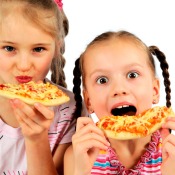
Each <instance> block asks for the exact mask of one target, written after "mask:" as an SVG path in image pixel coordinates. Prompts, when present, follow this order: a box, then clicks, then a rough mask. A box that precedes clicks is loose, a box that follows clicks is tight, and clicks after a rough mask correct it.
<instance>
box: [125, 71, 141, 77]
mask: <svg viewBox="0 0 175 175" xmlns="http://www.w3.org/2000/svg"><path fill="white" fill-rule="evenodd" d="M138 76H139V74H138V73H137V72H129V73H128V74H127V77H128V78H137V77H138Z"/></svg>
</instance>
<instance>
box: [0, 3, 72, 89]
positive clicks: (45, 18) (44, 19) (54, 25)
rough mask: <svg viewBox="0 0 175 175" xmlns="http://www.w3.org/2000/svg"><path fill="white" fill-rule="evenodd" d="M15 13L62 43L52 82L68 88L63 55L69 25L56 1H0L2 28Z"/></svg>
mask: <svg viewBox="0 0 175 175" xmlns="http://www.w3.org/2000/svg"><path fill="white" fill-rule="evenodd" d="M14 11H15V13H20V15H22V16H23V17H24V18H25V19H26V20H28V21H30V22H32V23H33V24H34V25H37V26H38V27H40V28H41V29H42V30H43V31H45V32H47V33H48V34H50V35H51V36H52V37H54V38H55V39H56V43H60V48H58V50H57V52H56V53H57V56H56V57H55V58H53V60H52V64H51V80H52V81H53V82H54V83H56V84H59V85H61V86H63V87H66V82H65V74H64V71H63V68H64V65H65V59H64V57H63V53H64V51H65V43H64V38H65V36H66V35H67V34H68V30H69V25H68V20H67V17H66V15H65V13H64V11H63V10H60V9H59V8H58V6H57V4H56V3H55V2H54V0H0V26H2V24H3V20H4V19H5V17H6V16H8V15H9V14H10V13H12V12H13V13H14ZM57 45H58V44H57Z"/></svg>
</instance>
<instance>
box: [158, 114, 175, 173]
mask: <svg viewBox="0 0 175 175" xmlns="http://www.w3.org/2000/svg"><path fill="white" fill-rule="evenodd" d="M162 128H163V129H162V131H161V135H162V139H163V143H162V159H163V160H162V166H161V172H162V175H166V174H168V175H174V172H175V136H174V135H173V134H170V133H169V129H172V130H175V117H171V118H168V119H167V120H166V123H165V124H164V125H163V126H162Z"/></svg>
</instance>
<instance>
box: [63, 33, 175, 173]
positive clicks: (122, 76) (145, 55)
mask: <svg viewBox="0 0 175 175" xmlns="http://www.w3.org/2000/svg"><path fill="white" fill-rule="evenodd" d="M153 55H154V56H155V57H157V59H158V60H159V62H160V67H161V69H162V75H163V78H164V85H165V92H166V106H167V107H171V96H170V94H171V89H170V80H169V72H168V63H167V62H166V57H165V55H164V53H163V52H161V51H160V50H159V49H158V47H156V46H151V47H147V46H146V45H145V44H144V43H143V42H142V41H141V40H140V39H139V38H138V37H137V36H135V35H134V34H132V33H130V32H127V31H118V32H105V33H103V34H101V35H99V36H97V37H96V38H95V39H94V40H93V41H92V42H91V43H90V44H89V45H88V46H87V48H86V50H85V51H84V52H83V53H82V54H81V56H80V58H78V59H77V60H76V62H75V68H74V81H73V82H74V89H73V91H74V94H75V100H76V110H75V113H74V115H75V117H79V116H80V115H81V106H82V105H81V103H82V97H81V88H80V86H81V78H82V87H83V96H84V101H85V104H86V107H87V109H88V111H89V113H90V114H91V113H92V112H95V114H96V115H97V117H98V118H101V117H103V116H110V115H121V114H122V115H125V114H129V113H130V114H132V115H137V114H139V113H141V112H143V111H145V110H147V109H149V108H151V107H152V105H154V104H158V102H159V96H160V87H159V86H160V85H159V79H158V78H157V77H156V70H155V69H156V68H155V63H154V57H153ZM114 109H115V110H114ZM114 111H115V114H114V113H113V112H114ZM169 129H170V130H171V129H172V130H174V129H175V118H174V116H169V117H168V119H167V120H166V122H165V123H164V124H163V126H162V128H161V129H160V130H157V131H156V132H154V133H153V134H151V135H149V136H146V137H143V138H138V139H131V140H116V139H111V138H106V137H105V134H104V133H103V132H102V130H100V129H99V128H98V127H97V126H96V125H95V124H94V122H93V121H92V119H91V118H89V117H79V118H78V120H77V126H76V133H75V134H74V135H73V137H72V146H70V147H69V148H68V149H67V151H66V153H65V157H64V164H65V168H64V169H65V175H73V174H74V175H79V174H80V175H90V174H93V175H97V174H98V175H102V174H108V175H110V174H111V175H112V174H124V175H131V174H134V175H136V174H138V175H151V174H152V175H153V174H154V175H155V174H156V175H160V174H162V175H167V174H168V175H173V174H174V172H175V166H174V165H175V136H174V135H172V134H171V133H170V132H169ZM68 167H69V168H68Z"/></svg>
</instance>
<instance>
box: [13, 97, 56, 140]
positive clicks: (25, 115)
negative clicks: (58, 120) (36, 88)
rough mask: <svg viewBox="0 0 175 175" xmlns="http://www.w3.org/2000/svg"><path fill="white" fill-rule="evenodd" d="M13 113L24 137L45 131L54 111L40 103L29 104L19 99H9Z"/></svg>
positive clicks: (34, 136)
mask: <svg viewBox="0 0 175 175" xmlns="http://www.w3.org/2000/svg"><path fill="white" fill-rule="evenodd" d="M10 102H11V106H12V108H13V111H14V115H15V116H16V119H17V120H18V122H19V124H20V126H21V128H22V132H23V135H24V137H26V138H29V139H30V138H36V139H37V136H38V135H39V134H40V133H42V132H44V131H46V132H45V133H47V131H48V128H49V127H50V124H51V122H52V120H53V117H54V112H53V111H52V110H51V109H49V108H48V107H45V106H44V105H42V104H40V103H35V104H34V106H30V105H28V104H26V103H24V102H23V101H21V100H19V99H14V100H10Z"/></svg>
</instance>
